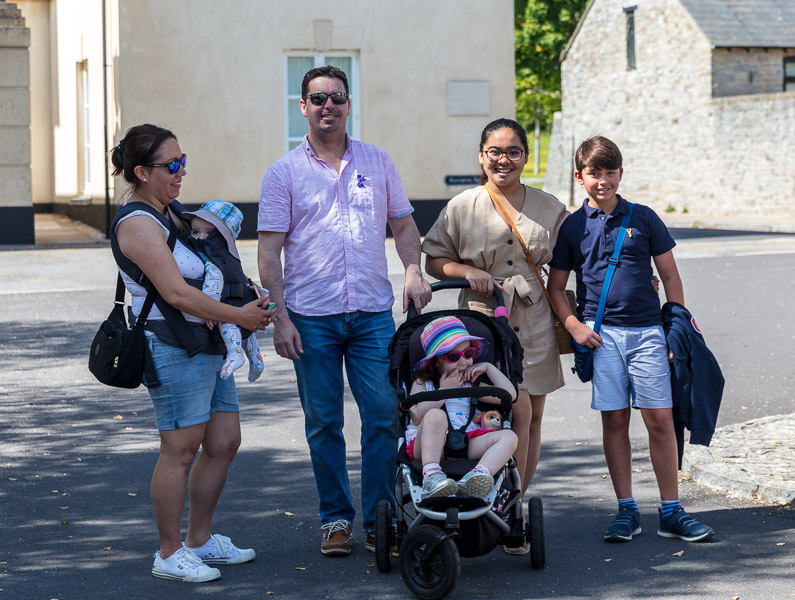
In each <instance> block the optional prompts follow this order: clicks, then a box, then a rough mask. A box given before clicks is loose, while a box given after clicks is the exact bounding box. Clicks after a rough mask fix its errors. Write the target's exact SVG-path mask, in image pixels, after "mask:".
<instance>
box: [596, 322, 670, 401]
mask: <svg viewBox="0 0 795 600" xmlns="http://www.w3.org/2000/svg"><path fill="white" fill-rule="evenodd" d="M586 325H588V326H589V327H593V322H592V321H588V322H587V323H586ZM599 335H601V336H602V345H601V346H600V347H599V348H597V349H596V350H595V351H594V355H593V371H594V374H593V388H592V392H591V408H593V409H595V410H600V411H604V410H620V409H623V408H627V407H629V406H631V407H632V408H671V406H672V405H673V403H672V401H671V370H670V367H669V366H668V346H667V345H666V343H665V334H664V333H663V328H662V326H660V325H657V326H654V327H614V326H611V325H602V328H601V331H600V332H599Z"/></svg>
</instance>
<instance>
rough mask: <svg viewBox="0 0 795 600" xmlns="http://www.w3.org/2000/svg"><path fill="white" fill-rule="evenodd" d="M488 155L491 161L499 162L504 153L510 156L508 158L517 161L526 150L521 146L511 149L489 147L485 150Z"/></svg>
mask: <svg viewBox="0 0 795 600" xmlns="http://www.w3.org/2000/svg"><path fill="white" fill-rule="evenodd" d="M485 154H486V156H488V157H489V160H490V161H491V162H497V161H498V160H500V159H501V158H502V155H503V154H504V155H505V156H507V157H508V160H512V161H514V162H516V161H517V160H522V156H523V155H524V150H520V149H519V148H511V149H510V150H499V149H497V148H489V149H488V150H486V152H485Z"/></svg>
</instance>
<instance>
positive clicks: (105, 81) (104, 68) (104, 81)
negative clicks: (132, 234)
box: [100, 0, 110, 238]
mask: <svg viewBox="0 0 795 600" xmlns="http://www.w3.org/2000/svg"><path fill="white" fill-rule="evenodd" d="M100 2H102V103H103V109H104V115H105V154H104V164H105V237H106V238H107V237H110V169H109V167H108V150H109V148H108V51H107V47H106V46H107V38H108V32H107V28H106V27H107V26H106V22H105V12H106V8H107V4H106V1H105V0H100Z"/></svg>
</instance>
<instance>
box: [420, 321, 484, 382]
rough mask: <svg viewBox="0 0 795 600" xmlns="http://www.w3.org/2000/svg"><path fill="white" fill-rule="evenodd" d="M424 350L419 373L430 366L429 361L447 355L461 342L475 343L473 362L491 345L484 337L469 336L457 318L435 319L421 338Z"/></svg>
mask: <svg viewBox="0 0 795 600" xmlns="http://www.w3.org/2000/svg"><path fill="white" fill-rule="evenodd" d="M420 341H421V342H422V349H423V350H424V351H425V358H423V359H422V360H421V361H419V362H418V363H417V364H416V365H415V366H414V370H415V371H418V370H420V369H422V368H423V367H425V365H427V364H428V361H430V360H431V359H433V358H434V357H436V356H440V355H442V354H447V353H448V352H451V351H452V350H453V348H455V347H456V346H458V344H460V343H461V342H468V341H471V342H473V344H472V345H473V346H474V347H475V356H473V357H472V358H473V360H474V359H476V358H478V357H479V356H480V355H481V354H483V353H484V352H485V351H486V349H487V348H488V347H489V343H488V342H487V341H486V340H485V339H483V338H482V337H477V336H474V335H469V332H468V331H467V330H466V327H464V324H463V323H462V322H461V319H459V318H457V317H440V318H438V319H434V320H433V321H431V322H430V323H428V324H427V325H426V326H425V329H423V330H422V335H421V336H420Z"/></svg>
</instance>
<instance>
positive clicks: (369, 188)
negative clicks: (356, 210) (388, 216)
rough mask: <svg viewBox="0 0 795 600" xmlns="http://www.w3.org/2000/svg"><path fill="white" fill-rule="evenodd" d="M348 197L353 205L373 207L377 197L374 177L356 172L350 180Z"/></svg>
mask: <svg viewBox="0 0 795 600" xmlns="http://www.w3.org/2000/svg"><path fill="white" fill-rule="evenodd" d="M348 198H349V199H350V202H351V205H353V206H357V207H360V208H370V209H371V208H372V207H373V202H374V198H375V188H374V185H373V181H372V179H370V178H369V177H365V176H364V175H361V174H360V173H358V172H354V174H353V177H351V179H350V180H349V181H348Z"/></svg>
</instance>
